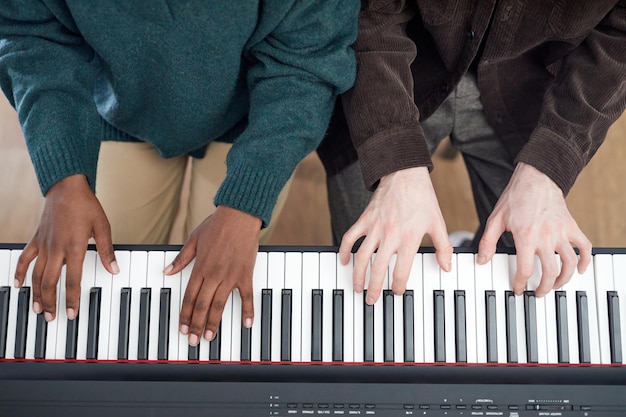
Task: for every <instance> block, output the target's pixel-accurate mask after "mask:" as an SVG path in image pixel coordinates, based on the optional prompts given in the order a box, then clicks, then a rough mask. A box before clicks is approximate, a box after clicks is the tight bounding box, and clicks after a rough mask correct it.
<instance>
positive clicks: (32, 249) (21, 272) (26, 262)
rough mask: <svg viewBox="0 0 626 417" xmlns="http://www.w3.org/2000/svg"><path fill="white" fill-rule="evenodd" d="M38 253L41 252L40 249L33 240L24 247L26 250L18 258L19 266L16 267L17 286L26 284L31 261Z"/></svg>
mask: <svg viewBox="0 0 626 417" xmlns="http://www.w3.org/2000/svg"><path fill="white" fill-rule="evenodd" d="M38 254H39V249H38V248H37V245H36V244H34V243H33V242H32V241H31V242H29V243H28V244H27V245H26V247H25V248H24V250H23V251H22V254H21V255H20V257H19V258H18V259H17V266H16V268H15V284H14V285H15V287H16V288H20V287H21V286H22V285H24V280H25V279H26V273H27V272H28V267H29V266H30V264H31V262H32V261H33V260H34V259H35V258H36V257H37V255H38Z"/></svg>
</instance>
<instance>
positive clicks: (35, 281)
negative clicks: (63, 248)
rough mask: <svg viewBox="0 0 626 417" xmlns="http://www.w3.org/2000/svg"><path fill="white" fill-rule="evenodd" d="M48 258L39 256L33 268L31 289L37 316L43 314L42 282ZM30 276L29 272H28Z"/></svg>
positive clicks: (43, 255) (42, 255)
mask: <svg viewBox="0 0 626 417" xmlns="http://www.w3.org/2000/svg"><path fill="white" fill-rule="evenodd" d="M46 262H47V256H46V255H45V254H39V256H38V257H37V259H36V260H35V266H34V267H33V269H32V271H30V274H31V281H32V282H31V285H30V289H31V291H32V294H33V311H34V312H35V313H36V314H39V313H41V312H42V311H43V310H42V307H41V280H42V276H43V271H44V270H45V268H46ZM26 274H28V272H26Z"/></svg>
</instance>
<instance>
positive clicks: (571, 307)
mask: <svg viewBox="0 0 626 417" xmlns="http://www.w3.org/2000/svg"><path fill="white" fill-rule="evenodd" d="M559 266H560V264H559ZM576 275H577V273H574V276H572V279H571V280H570V281H569V282H568V283H566V284H565V285H563V291H565V296H566V297H567V336H568V341H569V363H572V364H578V363H580V361H579V355H578V324H577V323H578V322H577V320H578V319H577V308H576V290H577V286H578V285H579V283H578V282H577V281H578V279H576V278H575V276H576Z"/></svg>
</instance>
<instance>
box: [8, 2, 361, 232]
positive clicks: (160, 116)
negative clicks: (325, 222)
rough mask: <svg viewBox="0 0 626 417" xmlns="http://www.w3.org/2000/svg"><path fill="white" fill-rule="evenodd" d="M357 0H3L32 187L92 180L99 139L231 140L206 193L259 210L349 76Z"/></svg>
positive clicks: (167, 146) (11, 91)
mask: <svg viewBox="0 0 626 417" xmlns="http://www.w3.org/2000/svg"><path fill="white" fill-rule="evenodd" d="M359 6H360V1H359V0H324V1H319V0H219V1H218V0H215V1H207V0H98V1H85V0H2V2H0V86H1V87H2V90H3V91H4V93H5V94H6V96H7V97H8V99H9V101H10V102H11V104H12V105H13V106H14V107H15V108H16V110H17V113H18V116H19V119H20V123H21V125H22V128H23V131H24V135H25V137H26V142H27V145H28V149H29V153H30V155H31V159H32V161H33V164H34V167H35V171H36V173H37V177H38V180H39V184H40V187H41V190H42V192H43V193H44V195H45V193H46V192H47V190H48V189H49V188H50V187H51V186H52V185H53V184H55V183H56V182H57V181H59V180H61V179H63V178H65V177H67V176H69V175H73V174H84V175H86V177H87V179H88V181H89V183H90V185H91V187H92V188H94V189H95V175H96V165H97V160H98V152H99V147H100V143H101V141H102V140H140V141H145V142H149V143H151V144H152V145H154V147H155V148H156V149H157V150H158V152H159V153H160V154H161V155H162V156H163V157H165V158H168V157H174V156H179V155H182V154H191V155H193V156H197V157H201V156H202V155H204V149H205V148H206V145H207V143H209V142H211V141H214V140H217V141H225V142H232V143H233V147H232V149H231V151H230V153H229V154H228V158H227V176H226V179H225V181H224V182H223V183H222V185H221V187H220V189H219V191H218V193H217V195H216V196H215V199H214V203H215V204H216V205H218V204H223V205H227V206H230V207H234V208H237V209H239V210H242V211H245V212H248V213H251V214H254V215H256V216H258V217H260V218H261V219H262V220H263V222H264V224H265V225H266V224H267V223H268V222H269V219H270V217H271V213H272V209H273V207H274V204H275V202H276V198H277V196H278V193H279V192H280V190H281V189H282V187H283V186H284V184H285V183H286V181H287V180H288V179H289V177H290V175H291V174H292V172H293V170H294V169H295V167H296V165H297V164H298V162H299V161H300V160H302V158H304V156H306V155H307V154H308V153H309V152H311V151H312V150H314V149H315V148H316V146H317V145H318V144H319V142H320V141H321V139H322V137H323V135H324V132H325V129H326V126H327V124H328V121H329V118H330V114H331V111H332V108H333V104H334V101H335V99H336V97H337V95H338V94H340V93H342V92H344V91H345V90H347V89H348V88H350V87H351V86H352V83H353V82H354V76H355V71H356V62H355V58H354V55H353V52H352V50H351V49H350V45H351V44H352V43H353V42H354V40H355V39H356V32H357V15H358V9H359Z"/></svg>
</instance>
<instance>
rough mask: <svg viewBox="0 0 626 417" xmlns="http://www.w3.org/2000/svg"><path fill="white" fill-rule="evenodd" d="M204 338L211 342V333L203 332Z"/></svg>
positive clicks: (208, 331)
mask: <svg viewBox="0 0 626 417" xmlns="http://www.w3.org/2000/svg"><path fill="white" fill-rule="evenodd" d="M204 338H205V339H206V340H208V341H209V342H210V341H211V340H213V332H212V331H210V330H207V331H206V332H204Z"/></svg>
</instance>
